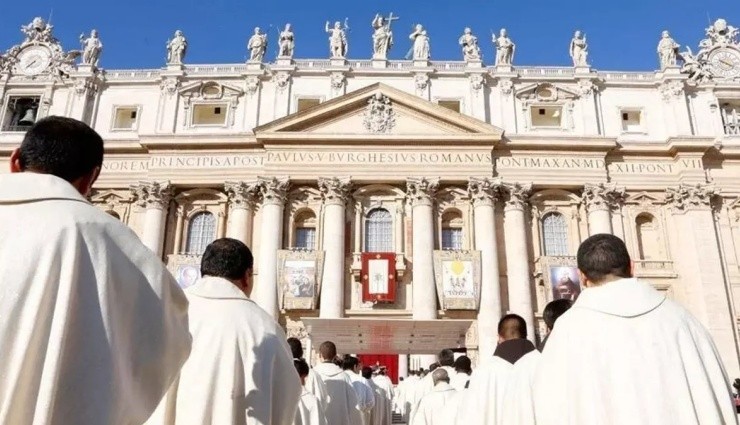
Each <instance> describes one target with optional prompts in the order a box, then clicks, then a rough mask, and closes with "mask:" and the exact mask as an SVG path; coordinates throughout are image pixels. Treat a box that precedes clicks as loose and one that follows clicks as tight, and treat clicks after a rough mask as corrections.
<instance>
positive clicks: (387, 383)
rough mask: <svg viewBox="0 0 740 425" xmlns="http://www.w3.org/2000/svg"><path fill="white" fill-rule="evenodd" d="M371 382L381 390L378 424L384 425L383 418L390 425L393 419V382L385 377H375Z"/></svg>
mask: <svg viewBox="0 0 740 425" xmlns="http://www.w3.org/2000/svg"><path fill="white" fill-rule="evenodd" d="M372 380H373V382H375V383H376V384H377V385H378V387H380V388H381V389H383V401H384V404H383V414H382V418H381V419H380V422H379V423H385V420H386V419H385V418H387V421H388V423H389V424H390V423H391V420H392V418H393V391H394V388H393V381H391V378H389V377H388V376H387V375H377V376H375V377H373V379H372Z"/></svg>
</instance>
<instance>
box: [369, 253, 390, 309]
mask: <svg viewBox="0 0 740 425" xmlns="http://www.w3.org/2000/svg"><path fill="white" fill-rule="evenodd" d="M362 301H363V302H381V303H392V302H395V301H396V254H395V253H393V252H363V253H362Z"/></svg>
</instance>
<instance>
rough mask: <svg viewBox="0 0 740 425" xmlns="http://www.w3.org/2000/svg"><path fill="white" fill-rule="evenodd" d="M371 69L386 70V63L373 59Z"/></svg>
mask: <svg viewBox="0 0 740 425" xmlns="http://www.w3.org/2000/svg"><path fill="white" fill-rule="evenodd" d="M372 63H373V68H379V69H385V68H388V61H387V60H385V59H380V58H373V61H372Z"/></svg>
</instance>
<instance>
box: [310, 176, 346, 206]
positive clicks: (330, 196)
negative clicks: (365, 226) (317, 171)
mask: <svg viewBox="0 0 740 425" xmlns="http://www.w3.org/2000/svg"><path fill="white" fill-rule="evenodd" d="M318 183H319V190H321V197H322V198H323V200H324V203H325V204H326V205H342V206H344V205H345V204H346V202H347V198H348V197H349V191H350V189H351V188H352V182H351V181H350V179H349V178H343V179H340V178H337V177H331V178H323V177H320V178H319V180H318Z"/></svg>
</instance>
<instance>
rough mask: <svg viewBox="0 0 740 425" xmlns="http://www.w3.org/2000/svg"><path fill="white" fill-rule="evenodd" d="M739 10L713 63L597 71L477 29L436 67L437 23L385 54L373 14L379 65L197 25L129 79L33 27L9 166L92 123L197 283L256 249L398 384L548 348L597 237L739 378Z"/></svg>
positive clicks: (713, 48)
mask: <svg viewBox="0 0 740 425" xmlns="http://www.w3.org/2000/svg"><path fill="white" fill-rule="evenodd" d="M720 21H721V20H720ZM720 21H718V22H717V23H715V24H713V25H712V26H710V27H709V28H708V29H707V30H706V33H707V39H705V40H704V41H703V42H702V44H701V45H700V46H699V47H700V53H699V54H697V55H696V56H693V55H688V54H686V55H681V54H680V53H678V47H677V45H676V46H674V44H675V42H673V41H672V40H670V42H668V41H666V39H665V35H664V39H661V40H657V38H656V41H659V42H660V44H659V46H658V50H659V52H660V51H661V46H662V49H663V50H662V52H661V53H660V59H661V60H660V69H659V70H657V71H648V72H620V71H600V70H596V69H594V68H592V67H591V66H590V65H589V64H588V60H587V45H586V43H585V39H583V38H579V36H578V34H577V35H576V37H574V40H573V42H572V43H571V49H570V54H571V57H572V58H573V61H574V64H573V65H574V66H572V67H533V66H518V65H516V64H514V63H512V59H513V47H511V46H507V44H506V40H508V35H504V34H503V32H502V35H501V36H499V37H498V40H494V41H496V42H497V45H498V46H499V51H498V52H497V55H496V58H497V59H496V60H497V64H495V65H490V66H489V65H486V64H483V63H482V62H481V60H480V50H477V51H476V49H477V48H478V47H477V41H476V43H475V45H473V43H472V41H471V40H472V39H470V38H467V39H466V38H465V37H466V36H471V34H470V33H469V32H467V31H466V33H465V34H464V35H463V37H461V39H460V44H461V45H462V47H463V53H464V58H463V59H464V60H459V61H437V60H431V59H430V58H429V57H428V51H429V49H428V45H427V46H426V57H425V56H424V55H425V50H424V47H425V46H424V45H423V43H424V42H426V43H428V42H429V40H428V39H426V40H424V39H423V38H421V37H426V35H425V32H424V31H423V29H421V30H419V29H417V31H416V32H415V33H418V35H417V39H416V40H417V41H418V40H420V39H421V41H419V43H418V45H417V41H414V57H413V58H412V59H409V60H388V59H386V57H385V53H386V52H387V48H388V46H384V45H383V39H382V36H383V35H384V34H387V33H383V32H382V31H388V32H390V23H392V19H391V20H390V21H389V22H386V21H385V20H384V19H382V18H378V17H376V20H375V21H374V28H375V31H376V36H374V38H373V40H374V43H375V44H376V46H374V50H375V52H376V55H375V56H374V57H373V58H372V59H367V60H365V59H362V60H360V59H348V58H345V57H344V56H343V55H344V52H346V44H345V45H342V44H341V43H346V42H347V41H346V39H343V38H342V37H344V35H343V33H339V32H337V31H341V30H342V26H341V24H339V23H338V28H337V27H336V26H335V28H330V27H329V25H327V32H328V33H329V34H330V35H331V38H332V40H331V41H330V43H331V46H330V48H331V55H332V57H330V58H327V59H299V58H294V57H293V45H292V38H290V39H287V35H286V34H287V33H286V31H290V30H289V28H287V27H286V31H283V33H281V40H280V52H281V55H280V56H279V57H278V58H277V59H275V60H274V61H268V59H267V58H265V57H264V49H263V50H262V52H261V53H262V54H261V55H260V50H259V49H260V48H262V47H261V44H260V41H259V39H255V40H254V42H253V40H252V39H250V42H249V45H250V50H251V53H252V54H251V55H250V58H251V60H250V61H249V62H247V63H233V64H190V63H187V62H186V60H185V59H186V56H185V53H186V51H187V44H186V43H187V42H186V39H185V38H184V35H183V34H182V33H179V34H175V38H174V39H173V40H171V41H170V43H169V47H168V63H167V64H166V65H164V66H162V67H156V68H152V69H117V70H114V69H103V68H101V66H102V65H104V63H105V60H104V59H105V58H104V57H102V59H101V57H100V53H101V51H102V43H100V41H99V39H98V38H97V33H95V34H91V36H90V38H88V39H85V40H84V46H83V47H84V51H81V52H75V51H64V49H62V48H61V45H60V44H59V42H58V41H57V40H56V39H55V38H54V37H53V33H52V29H51V27H50V26H48V25H47V24H46V23H44V22H43V21H40V20H39V21H34V22H33V23H32V24H30V25H28V26H26V27H24V33H25V40H23V41H22V42H21V43H19V44H18V45H17V46H12V47H10V49H9V50H8V52H7V53H6V54H5V55H3V56H2V60H1V61H0V69H2V72H0V119H1V120H2V121H1V122H0V124H1V125H2V128H0V168H2V169H8V165H7V162H8V157H9V155H10V152H11V151H12V149H14V148H15V147H17V146H18V144H19V143H20V141H21V140H22V138H23V135H24V131H25V130H26V129H27V128H28V126H30V125H31V124H32V123H33V122H34V121H35V120H37V119H39V118H42V117H44V116H49V115H63V116H68V117H73V118H76V119H79V120H82V121H85V122H87V123H88V124H90V125H91V126H92V127H93V128H94V129H95V130H96V131H98V132H99V133H100V134H101V135H102V136H103V138H104V139H105V161H104V164H103V170H102V173H101V176H100V179H99V180H98V182H97V183H96V185H95V191H94V193H93V194H92V195H91V198H90V200H91V202H92V203H93V204H95V205H97V206H99V207H100V208H101V209H102V210H104V211H106V212H108V213H109V214H111V215H113V216H115V217H117V218H119V219H120V220H121V221H122V222H124V223H125V224H127V225H128V226H129V227H131V229H133V231H135V232H136V233H137V234H138V235H139V236H140V237H141V239H142V241H143V242H144V243H145V244H146V245H147V246H148V247H150V248H151V249H152V250H153V251H154V252H156V253H157V254H158V255H161V257H162V260H163V261H165V262H166V263H167V264H168V266H169V267H170V269H171V270H172V272H173V274H175V276H176V277H177V278H178V281H179V283H180V284H181V285H182V286H184V287H185V286H187V285H188V284H190V283H192V281H193V280H194V279H195V278H197V274H198V269H197V264H198V261H199V258H200V255H201V254H202V252H203V250H204V249H205V247H206V245H207V244H208V243H209V242H211V241H212V240H214V239H215V238H219V237H224V236H228V237H233V238H237V239H240V240H242V241H244V242H245V243H246V244H247V245H248V246H250V247H251V248H252V250H253V252H254V253H255V257H256V263H255V270H254V273H255V289H254V292H253V294H252V298H253V299H254V300H255V301H256V302H257V303H258V304H259V305H260V306H261V307H263V308H264V309H265V310H266V311H268V312H269V313H270V314H272V315H273V316H274V317H275V318H276V319H277V320H279V321H280V323H281V324H283V325H284V326H285V328H286V331H287V333H288V334H289V335H292V336H297V337H299V338H303V339H304V340H305V341H306V343H307V345H309V346H310V345H311V342H310V341H312V340H313V341H317V340H322V339H324V338H328V339H334V340H336V341H338V345H339V348H340V350H341V351H349V352H355V353H366V354H371V353H377V354H393V355H396V354H398V355H400V357H399V369H400V371H401V372H400V373H401V374H403V371H404V369H405V368H407V367H409V366H411V367H417V366H418V365H421V366H426V365H425V364H420V363H418V362H419V359H420V357H412V358H411V360H409V357H408V356H409V355H417V354H429V353H433V352H435V351H436V350H438V349H439V348H443V347H442V346H441V345H445V346H450V347H451V348H459V349H460V350H467V353H468V355H469V356H471V357H472V358H474V359H480V358H486V357H488V356H491V355H492V353H493V350H494V348H495V345H496V324H497V321H498V319H499V318H500V316H501V315H502V314H505V313H507V312H514V313H517V314H520V315H522V316H523V317H525V319H526V320H527V322H528V325H529V330H530V336H531V337H532V338H533V339H539V338H541V337H542V336H543V332H544V326H543V324H542V317H541V312H542V310H543V308H544V306H545V305H546V304H547V303H548V302H549V301H551V300H553V299H555V298H562V297H568V298H572V299H575V298H576V297H577V295H578V293H579V292H580V291H581V290H582V287H581V286H582V285H581V283H580V282H579V281H578V274H577V273H575V270H574V265H575V259H574V255H575V253H576V250H577V247H578V245H579V244H580V242H581V241H582V240H584V239H585V238H586V237H588V236H589V235H592V234H595V233H613V234H615V235H617V236H619V237H620V238H622V239H623V240H624V241H625V242H626V243H627V246H628V248H629V249H630V252H631V255H632V257H633V259H634V263H635V265H634V269H635V274H636V275H637V276H638V277H640V278H642V279H646V280H648V281H650V282H651V283H652V284H653V285H654V286H655V287H656V288H658V289H659V290H660V291H664V292H665V293H666V294H667V295H668V296H669V297H670V298H673V299H675V300H677V301H679V302H680V303H681V304H683V305H684V306H686V307H687V308H688V309H689V310H690V311H691V312H692V313H693V314H694V315H696V316H697V317H698V318H699V320H701V322H702V323H703V324H704V325H705V326H706V327H707V328H708V329H709V331H710V332H711V334H712V336H713V337H714V340H715V342H716V344H717V347H718V349H719V351H720V353H721V355H722V358H723V360H724V362H725V365H726V367H727V369H728V372H729V373H730V375H731V376H740V364H739V361H738V348H739V346H738V337H739V336H738V323H739V320H740V45H739V44H738V42H737V31H736V30H735V29H734V28H733V27H731V26H729V25H727V23H726V22H724V21H721V22H720ZM384 25H385V26H384ZM381 30H382V31H381ZM699 30H701V28H699ZM379 31H380V32H379ZM256 34H257V35H260V34H258V31H256ZM290 34H291V37H292V33H290ZM283 35H286V39H285V40H283V39H282V37H283ZM255 36H256V35H255ZM178 37H179V38H178ZM502 37H505V38H506V39H502ZM668 37H670V36H668ZM509 42H510V40H509ZM337 43H338V44H337ZM671 43H673V44H671ZM511 44H512V45H513V43H511ZM384 48H385V50H383V49H384ZM417 48H418V51H417ZM484 48H485V47H484ZM96 49H97V50H96ZM507 49H511V50H507ZM476 52H477V57H476ZM671 52H674V53H673V55H674V56H671ZM564 54H565V50H564ZM80 60H81V63H77V62H78V61H80Z"/></svg>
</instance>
